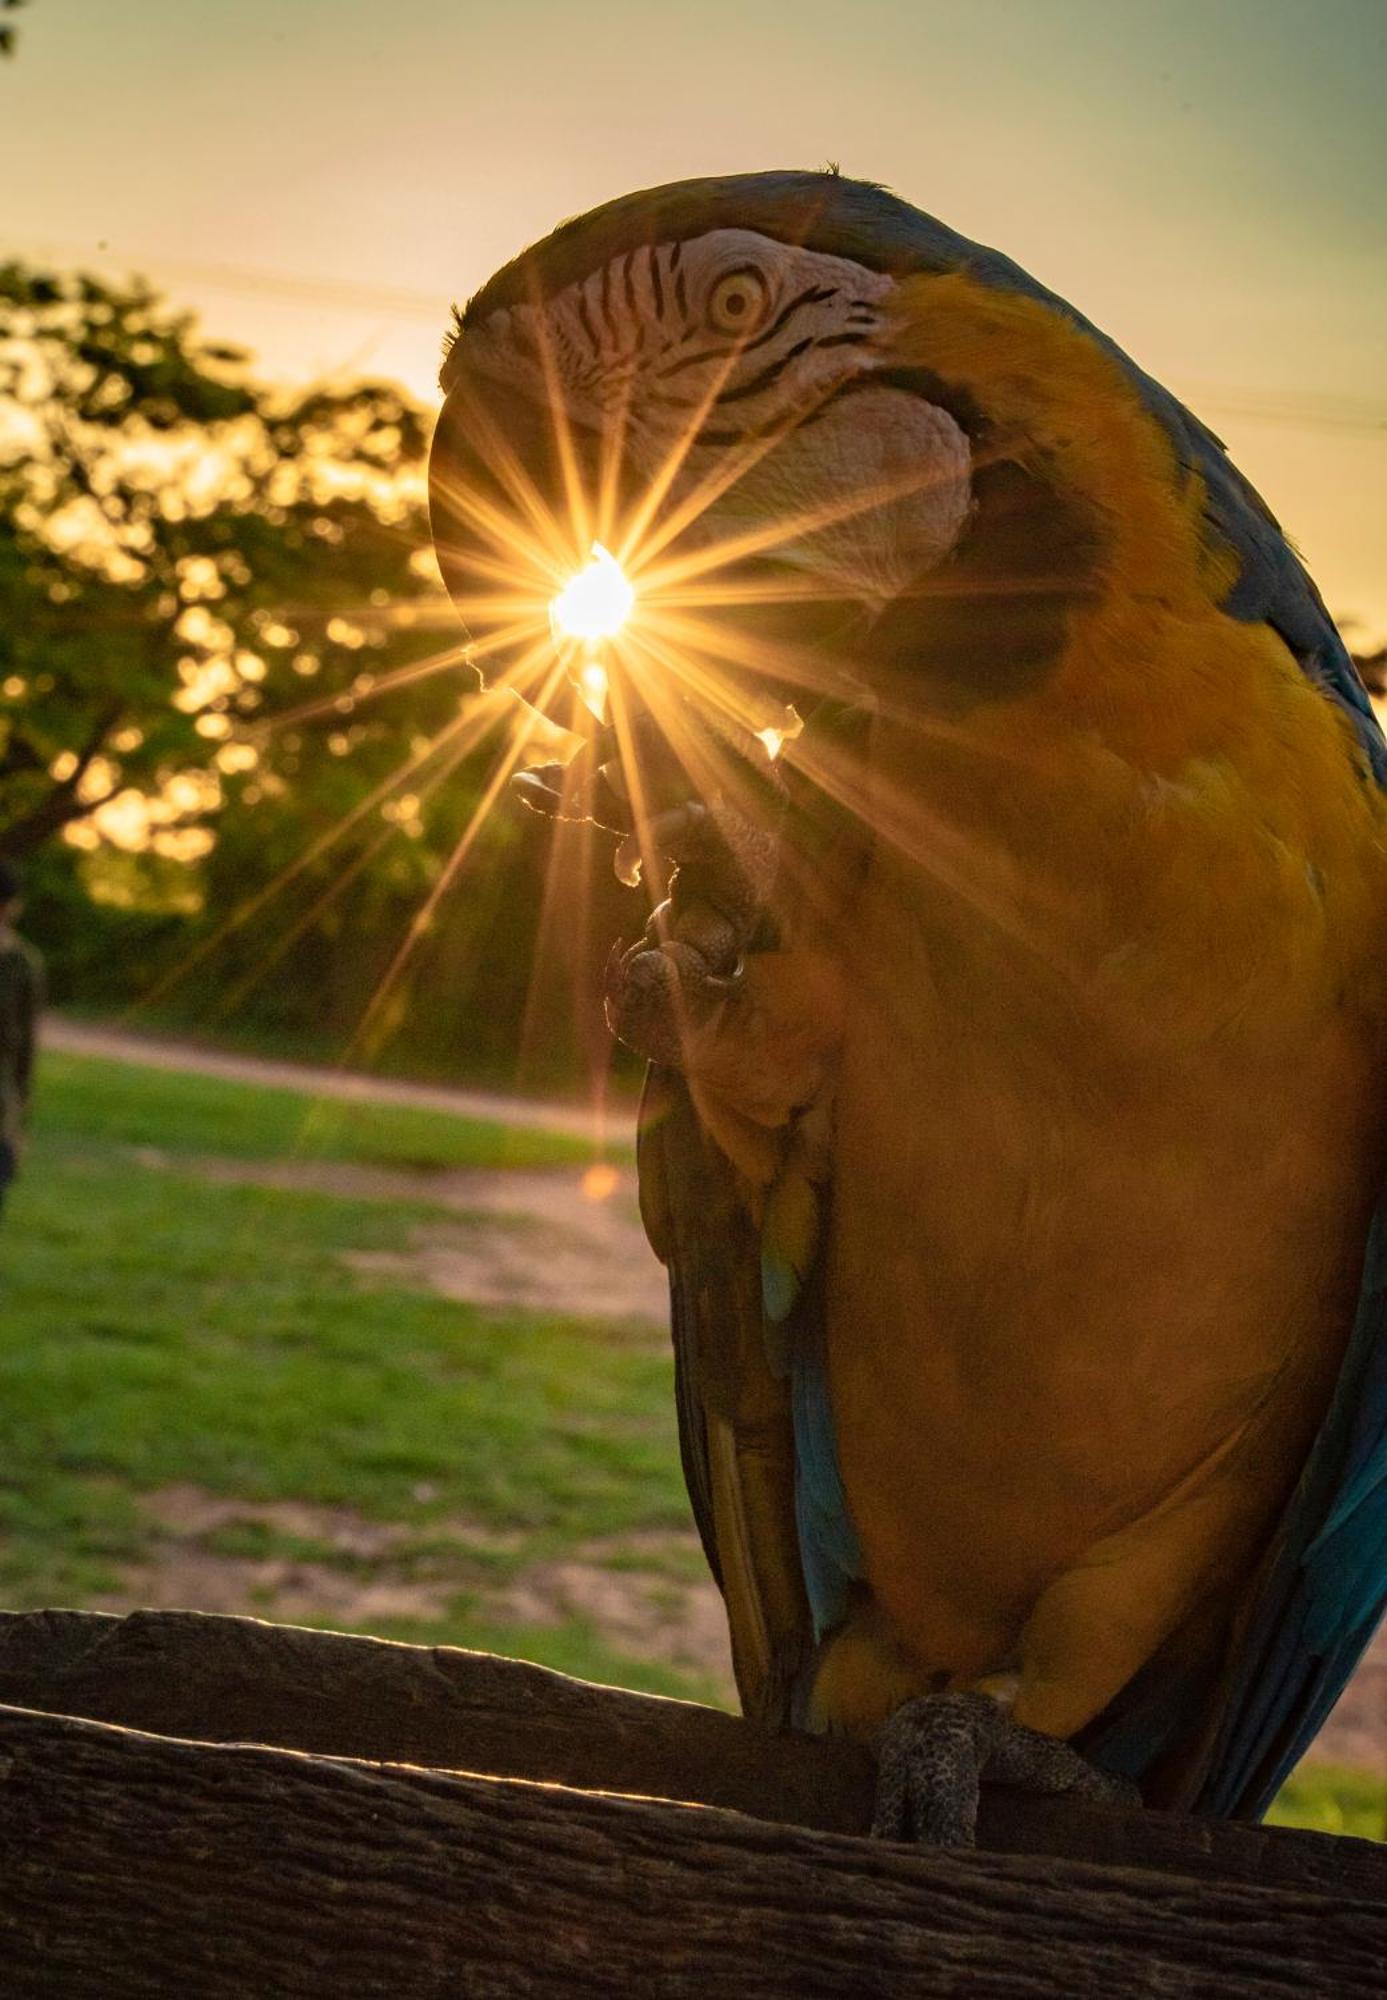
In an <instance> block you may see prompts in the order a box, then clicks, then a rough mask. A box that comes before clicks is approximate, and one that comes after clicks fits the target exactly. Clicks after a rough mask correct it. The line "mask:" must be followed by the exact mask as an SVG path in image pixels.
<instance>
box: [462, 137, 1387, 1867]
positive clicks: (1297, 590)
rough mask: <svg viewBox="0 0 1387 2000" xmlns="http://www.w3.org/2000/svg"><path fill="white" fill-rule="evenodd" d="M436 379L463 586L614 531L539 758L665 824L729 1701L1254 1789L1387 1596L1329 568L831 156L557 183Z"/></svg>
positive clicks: (622, 1008) (915, 1800) (953, 248)
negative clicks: (602, 713) (627, 608)
mask: <svg viewBox="0 0 1387 2000" xmlns="http://www.w3.org/2000/svg"><path fill="white" fill-rule="evenodd" d="M443 386H444V389H445V391H446V392H447V399H446V403H445V407H444V411H443V415H442V418H441V420H440V424H439V430H438V438H437V443H436V446H435V454H434V463H433V508H434V521H435V536H436V541H437V545H438V549H439V553H440V558H441V561H442V564H443V568H444V573H445V576H446V577H447V579H448V581H449V584H450V587H451V588H452V589H453V591H454V594H455V596H456V597H457V599H458V601H459V603H460V605H461V607H462V608H463V611H464V615H465V617H467V619H468V620H469V622H470V623H471V624H472V625H473V627H474V630H475V631H476V632H477V633H478V634H482V635H484V634H486V633H487V632H488V631H491V632H492V633H493V634H495V635H497V651H498V654H499V655H500V656H504V644H503V643H501V642H503V641H504V640H505V638H506V626H505V619H506V617H507V616H510V615H511V614H512V613H513V611H514V605H515V602H516V601H517V593H516V590H515V587H514V573H515V572H516V570H517V568H523V567H524V565H525V564H526V563H532V564H533V565H535V566H537V568H538V570H539V571H542V572H545V573H546V574H547V572H548V568H550V567H552V558H551V555H550V554H549V553H547V551H549V550H550V548H551V544H552V542H553V537H552V535H551V534H550V533H549V526H547V525H546V524H552V523H553V522H554V521H561V522H564V523H565V524H567V525H566V526H565V530H564V532H565V533H568V531H569V528H570V527H571V528H572V529H573V533H572V535H571V537H570V539H571V542H572V545H573V546H574V548H575V549H577V550H578V551H579V552H580V553H581V547H582V544H583V542H584V540H585V538H586V537H587V535H588V534H589V533H590V532H591V531H592V529H593V528H594V525H595V526H596V527H599V528H601V529H602V530H603V540H604V543H606V542H610V544H611V546H613V547H616V548H617V549H618V552H619V554H620V557H621V560H622V562H623V563H624V564H625V567H626V569H627V571H628V573H629V574H630V576H631V577H632V579H633V580H634V583H635V586H636V592H637V607H638V608H637V613H636V615H635V617H634V618H633V620H632V623H631V629H630V632H629V635H627V636H625V637H623V639H622V640H620V641H614V642H613V647H614V653H613V657H612V659H611V661H610V662H609V665H610V671H611V676H612V683H611V696H612V702H613V710H614V719H613V720H612V721H611V722H610V723H609V724H608V726H607V727H606V728H605V729H604V730H603V731H602V732H600V733H599V734H598V735H597V736H596V737H595V739H594V741H593V743H592V745H591V746H590V747H589V748H588V749H587V750H585V751H584V752H583V753H582V755H581V756H580V757H579V758H578V759H576V760H575V764H574V766H573V767H571V772H577V773H578V775H577V776H573V775H571V774H570V776H569V777H568V778H567V779H565V780H564V781H563V784H564V785H565V786H566V787H568V788H569V789H567V790H566V791H565V793H564V797H565V798H567V800H568V804H567V806H564V804H563V801H562V800H561V799H558V798H555V797H553V796H552V794H553V793H555V792H557V791H558V790H559V788H560V780H559V779H558V778H557V777H556V776H553V775H552V774H550V775H549V776H546V775H545V774H543V773H541V774H530V776H529V777H528V778H527V781H526V782H527V783H528V784H529V786H530V789H531V791H532V792H540V793H543V792H544V791H545V790H546V788H547V789H548V790H549V792H550V794H551V797H550V803H551V804H552V805H555V806H558V807H559V808H560V809H563V810H568V811H572V812H579V813H583V814H589V815H590V816H592V817H593V818H596V819H597V820H599V822H602V823H605V824H609V825H612V826H615V827H617V828H618V829H619V830H621V831H623V832H627V833H628V838H627V840H626V842H625V844H624V847H623V854H624V855H626V857H627V859H628V861H629V859H630V856H631V853H632V852H633V851H634V849H635V848H643V850H644V852H645V854H646V858H647V860H648V861H649V860H650V859H652V857H654V856H656V855H658V854H660V853H663V854H664V855H666V856H668V857H670V858H672V859H673V860H674V861H675V862H676V863H677V864H678V872H677V874H676V876H675V878H674V883H673V888H672V892H671V896H670V899H669V901H668V902H667V903H665V904H664V905H663V906H662V907H661V909H660V910H658V911H657V912H656V915H655V917H654V919H653V920H652V923H651V925H650V927H649V929H648V931H647V934H646V936H645V937H644V938H643V939H642V940H641V941H640V942H639V943H638V944H637V945H636V946H635V947H633V948H632V949H630V950H628V951H627V952H626V953H625V955H624V958H623V960H622V962H621V963H620V964H619V965H618V966H617V968H616V970H615V974H614V979H613V986H612V993H611V1000H610V1006H611V1012H612V1016H613V1020H614V1024H615V1026H616V1028H617V1031H618V1032H619V1033H620V1034H622V1035H623V1036H624V1037H625V1038H626V1039H627V1040H628V1041H630V1042H631V1043H632V1044H633V1045H635V1046H636V1047H638V1048H640V1049H641V1050H643V1051H644V1052H645V1053H646V1054H648V1055H649V1056H650V1057H651V1058H652V1062H653V1068H652V1071H651V1076H650V1081H649V1084H648V1088H647V1104H646V1112H645V1117H644V1120H643V1131H642V1140H641V1192H642V1202H643V1207H644V1212H645V1215H646V1218H647V1224H648V1227H649V1230H650V1234H651V1236H652V1240H653V1241H654V1243H655V1245H656V1248H657V1250H658V1251H659V1253H660V1254H661V1256H662V1257H664V1258H665V1260H666V1261H667V1263H668V1266H669V1272H670V1286H671V1296H672V1302H673V1314H672V1316H673V1331H674V1341H675V1354H676V1364H677V1394H678V1410H679V1428H680V1438H681V1443H682V1449H683V1458H684V1466H685V1470H686V1474H687V1479H688V1485H689V1490H690V1494H691V1496H692V1499H693V1504H694V1510H695V1513H696V1515H697V1518H698V1523H699V1527H700V1529H701V1531H702V1535H703V1540H704V1544H705V1547H706V1549H707V1552H708V1556H709V1560H710V1562H711V1564H712V1566H713V1569H714V1571H715V1573H716V1575H717V1576H718V1579H719V1582H720V1584H721V1587H722V1590H723V1593H724V1596H725V1599H726V1603H727V1609H728V1617H729V1624H730V1628H731V1634H732V1643H733V1651H734V1659H735V1665H736V1671H737V1677H738V1682H739V1686H740V1689H741V1693H742V1697H743V1702H744V1705H745V1707H746V1708H747V1710H748V1712H749V1713H751V1714H753V1715H755V1716H758V1717H760V1718H762V1719H763V1720H765V1721H766V1722H768V1723H770V1724H772V1725H777V1726H782V1725H785V1724H787V1723H790V1722H792V1721H793V1722H799V1723H801V1724H804V1725H807V1726H810V1727H814V1728H818V1729H830V1730H843V1731H849V1732H853V1733H856V1734H859V1735H861V1736H863V1737H865V1738H868V1739H872V1740H876V1741H878V1743H879V1744H880V1745H881V1754H882V1760H883V1763H882V1791H883V1804H882V1811H881V1819H880V1823H881V1826H882V1829H883V1830H884V1831H886V1832H888V1833H897V1834H899V1833H902V1832H907V1831H910V1830H911V1829H912V1828H913V1829H916V1830H922V1831H923V1832H924V1833H925V1834H926V1835H931V1834H932V1835H937V1836H938V1837H947V1838H964V1839H966V1838H967V1837H968V1832H969V1826H970V1823H971V1814H972V1811H973V1809H974V1807H975V1801H976V1777H977V1773H978V1770H979V1769H980V1768H982V1767H983V1766H985V1764H986V1763H987V1761H988V1760H989V1759H992V1760H993V1761H994V1768H996V1769H998V1770H1005V1771H1006V1772H1007V1773H1008V1775H1017V1774H1020V1775H1023V1776H1024V1775H1025V1773H1026V1771H1027V1770H1031V1771H1032V1774H1033V1775H1034V1776H1035V1779H1036V1782H1039V1783H1054V1784H1058V1785H1063V1784H1066V1783H1070V1782H1073V1783H1077V1784H1079V1785H1080V1786H1081V1788H1083V1789H1087V1790H1090V1791H1095V1792H1098V1793H1102V1792H1104V1791H1112V1790H1115V1789H1117V1788H1118V1787H1119V1786H1120V1783H1121V1782H1122V1781H1127V1782H1133V1783H1135V1784H1136V1785H1137V1786H1139V1787H1140V1789H1141V1791H1142V1793H1143V1794H1144V1796H1145V1797H1146V1798H1147V1799H1148V1800H1150V1801H1155V1802H1160V1803H1165V1804H1175V1805H1180V1806H1184V1807H1188V1808H1192V1809H1194V1810H1196V1811H1199V1812H1206V1813H1217V1814H1228V1815H1254V1816H1255V1815H1257V1814H1260V1813H1261V1812H1262V1811H1263V1810H1264V1809H1265V1807H1266V1805H1267V1804H1268V1802H1269V1800H1270V1799H1271V1797H1272V1795H1273V1794H1274V1792H1275V1791H1276V1789H1277V1787H1278V1785H1279V1784H1280V1782H1281V1780H1282V1778H1283V1777H1284V1776H1285V1774H1286V1773H1287V1771H1289V1769H1290V1768H1291V1766H1292V1765H1293V1764H1294V1763H1295V1762H1296V1760H1297V1759H1298V1758H1299V1756H1300V1755H1301V1754H1302V1752H1303V1751H1304V1750H1305V1749H1306V1747H1307V1746H1308V1744H1309V1743H1310V1741H1311V1740H1312V1738H1313V1737H1314V1735H1315V1732H1316V1730H1317V1729H1318V1728H1319V1726H1320V1724H1321V1722H1322V1721H1323V1720H1324V1718H1325V1716H1326V1715H1327V1714H1328V1711H1329V1708H1330V1706H1331V1705H1332V1703H1333V1701H1334V1699H1335V1697H1336V1695H1337V1694H1338V1692H1339V1690H1340V1689H1341V1687H1342V1686H1343V1684H1344V1682H1345V1680H1346V1678H1347V1676H1348V1675H1349V1673H1350V1672H1351V1670H1352V1668H1353V1666H1354V1663H1355V1661H1356V1659H1357V1658H1358V1656H1359V1654H1360V1652H1361V1650H1362V1649H1363V1647H1364V1645H1365V1644H1366V1642H1367V1640H1368V1639H1369V1637H1370V1636H1371V1634H1372V1631H1373V1629H1374V1626H1375V1624H1376V1622H1377V1620H1378V1617H1379V1615H1380V1613H1381V1611H1382V1609H1383V1606H1384V1603H1385V1602H1387V1234H1385V1233H1384V1232H1385V1231H1387V1218H1385V1217H1384V1214H1383V1211H1382V1208H1381V1205H1380V1196H1381V1192H1382V1188H1383V1181H1384V1167H1385V1166H1387V1044H1385V1042H1384V1030H1385V1029H1387V952H1384V950H1383V939H1384V937H1387V804H1385V803H1384V783H1385V782H1387V746H1385V745H1384V742H1383V739H1382V737H1381V735H1380V733H1379V731H1378V727H1377V724H1376V722H1375V721H1374V718H1373V714H1372V711H1371V708H1370V705H1369V703H1368V701H1367V698H1366V696H1365V694H1364V692H1363V690H1362V688H1361V686H1360V684H1359V682H1358V680H1357V678H1356V676H1355V673H1354V670H1353V666H1352V664H1351V662H1350V660H1349V659H1348V657H1347V655H1346V653H1345V651H1344V648H1343V646H1342V644H1341V642H1340V640H1339V638H1338V636H1337V634H1336V632H1335V629H1334V626H1333V624H1332V623H1331V621H1330V619H1329V617H1328V615H1327V613H1326V611H1325V608H1324V606H1323V603H1322V602H1321V600H1320V598H1319V596H1318V594H1317V592H1316V590H1315V588H1314V586H1313V584H1312V583H1311V581H1310V580H1309V578H1308V577H1307V575H1306V573H1305V571H1304V570H1303V568H1302V567H1301V565H1300V563H1299V561H1298V560H1297V558H1296V556H1295V554H1294V553H1293V551H1292V550H1291V548H1290V547H1289V545H1288V543H1287V542H1286V540H1285V538H1284V536H1283V535H1282V533H1281V531H1280V529H1279V528H1278V526H1277V524H1276V522H1275V521H1274V520H1273V519H1272V517H1271V515H1270V514H1269V513H1268V511H1267V509H1266V508H1265V506H1264V505H1263V504H1262V502H1261V501H1260V500H1259V498H1258V497H1257V495H1256V494H1255V493H1254V492H1253V491H1252V489H1251V488H1250V487H1249V486H1248V484H1247V483H1246V481H1245V480H1243V479H1242V478H1241V476H1240V475H1239V474H1238V472H1237V471H1236V470H1235V469H1234V467H1233V466H1232V465H1231V464H1230V462H1229V460H1228V458H1227V457H1226V455H1225V453H1224V450H1223V448H1222V446H1221V445H1220V444H1219V442H1218V440H1217V439H1216V438H1215V437H1213V436H1212V435H1211V434H1210V432H1209V431H1207V430H1206V429H1205V428H1204V427H1203V426H1202V425H1201V424H1200V423H1199V422H1198V421H1197V420H1196V419H1195V418H1194V417H1193V416H1192V415H1191V414H1190V413H1189V411H1187V410H1186V409H1184V408H1183V407H1182V406H1181V405H1180V404H1179V403H1178V402H1177V401H1175V399H1174V398H1173V397H1171V396H1170V395H1168V394H1167V393H1166V392H1165V391H1164V390H1163V389H1161V388H1160V387H1159V386H1158V385H1157V384H1156V383H1155V382H1153V381H1152V380H1151V379H1150V378H1149V377H1148V376H1146V375H1144V374H1143V373H1142V372H1141V371H1140V370H1139V369H1138V368H1137V367H1136V366H1135V365H1134V364H1133V363H1132V362H1131V361H1130V360H1129V359H1128V358H1127V357H1126V356H1125V355H1124V354H1123V353H1122V352H1120V351H1119V349H1118V348H1117V347H1115V346H1114V345H1113V343H1112V342H1111V341H1110V340H1108V339H1107V338H1105V337H1104V336H1103V335H1102V334H1100V333H1099V332H1097V331H1096V330H1095V329H1094V328H1093V327H1092V326H1091V325H1090V324H1089V323H1088V322H1087V321H1086V320H1085V319H1083V318H1082V317H1081V316H1080V315H1079V314H1078V313H1077V312H1075V311H1074V310H1073V308H1072V307H1070V306H1068V305H1067V304H1065V303H1064V302H1063V301H1062V300H1060V299H1058V298H1056V297H1055V296H1054V295H1053V294H1052V293H1050V292H1048V291H1046V290H1045V289H1044V288H1043V287H1042V286H1040V285H1038V284H1037V283H1035V282H1034V281H1033V280H1032V279H1031V278H1029V277H1028V276H1027V275H1026V274H1025V273H1024V272H1023V271H1021V270H1019V269H1018V268H1017V267H1016V266H1015V265H1014V264H1012V263H1010V262H1009V261H1008V260H1007V259H1006V258H1004V257H1002V256H1000V255H998V254H997V253H996V252H994V251H991V250H988V249H984V248H982V247H980V246H979V245H977V244H974V243H970V242H968V241H967V240H965V239H964V238H962V237H959V236H957V235H955V234H953V233H952V232H951V231H950V230H948V229H946V228H945V227H944V226H943V225H942V224H940V223H938V222H936V221H934V220H932V219H931V218H930V217H928V216H926V215H923V214H921V213H919V212H918V211H916V210H915V209H913V208H911V207H909V206H907V205H906V204H905V203H903V202H902V201H900V200H897V199H896V198H895V197H893V196H892V195H890V194H888V193H886V192H884V191H882V190H881V189H879V188H877V187H875V186H872V185H869V184H865V183H862V182H856V181H852V180H848V179H845V178H841V177H839V176H838V175H836V174H832V173H828V174H796V173H769V174H757V175H748V176H738V177H735V178H729V179H723V180H704V181H693V182H684V183H680V184H678V185H675V186H672V187H666V188H661V189H657V190H654V191H651V192H644V193H639V194H634V195H631V196H629V197H627V198H625V199H623V200H620V201H616V202H614V203H612V204H610V205H609V206H607V207H604V208H601V209H598V210H596V211H595V212H594V213H592V214H590V215H587V216H584V217H582V218H580V219H579V220H577V221H575V222H570V223H567V224H565V225H564V226H563V227H562V228H561V229H559V230H558V231H556V232H555V234H554V235H553V236H551V237H550V238H548V239H547V240H546V241H544V242H542V243H541V244H539V245H538V246H537V247H535V248H534V249H532V250H530V251H528V252H527V253H526V254H525V255H524V256H523V257H521V258H519V259H518V260H517V261H516V262H515V263H513V264H512V265H510V266H508V267H507V268H506V269H505V270H504V271H502V272H501V273H499V274H498V275H497V276H496V277H495V278H493V279H492V280H491V281H490V283H489V284H488V285H487V286H486V287H485V288H484V289H483V291H482V292H481V293H480V294H479V295H478V296H477V297H476V298H475V299H474V300H473V301H472V302H471V304H470V305H469V306H468V308H467V310H466V312H465V313H464V314H462V315H461V316H460V321H459V327H458V330H457V333H456V335H455V337H454V340H453V343H452V346H451V350H450V353H449V356H448V359H447V361H446V363H445V368H444V375H443ZM508 521H514V522H516V523H518V524H519V525H518V526H517V527H516V529H515V532H514V534H513V535H511V534H510V530H509V529H508V527H507V523H508ZM575 523H576V526H575V525H574V524H575ZM546 536H548V539H546ZM508 537H509V539H508ZM516 550H519V551H520V552H521V553H520V554H519V555H517V554H516V553H515V552H516ZM560 567H561V565H560ZM555 574H557V571H556V572H555ZM543 588H544V590H546V591H547V590H549V589H551V588H552V585H551V584H550V583H545V584H544V586H543ZM489 591H491V592H495V593H497V608H496V610H495V614H494V615H491V614H489V613H488V611H487V593H488V592H489ZM521 594H522V595H523V593H521ZM642 620H644V627H642ZM482 643H484V644H485V643H489V642H488V641H487V640H486V639H485V638H483V639H482ZM585 658H587V659H588V664H589V665H591V658H590V654H589V655H585ZM604 671H605V670H604ZM791 698H793V701H791ZM801 712H802V714H801ZM801 720H802V721H803V727H802V728H800V727H799V725H800V723H801ZM796 729H798V730H799V733H798V734H797V735H795V734H793V732H794V730H796ZM776 753H779V754H776ZM575 800H576V803H575ZM631 829H634V831H631ZM630 872H631V873H634V872H635V870H634V867H633V868H632V869H631V870H630ZM1058 1745H1067V1746H1070V1747H1069V1748H1068V1749H1065V1750H1063V1751H1062V1752H1061V1751H1059V1750H1058V1749H1057V1746H1058ZM960 1760H961V1761H960ZM970 1760H971V1762H970ZM965 1767H966V1768H965ZM960 1770H962V1771H963V1775H962V1777H960V1775H959V1773H960ZM1095 1774H1096V1775H1095ZM970 1786H971V1796H970V1795H969V1793H970ZM941 1799H942V1801H943V1803H942V1805H941V1804H940V1803H939V1801H940V1800H941Z"/></svg>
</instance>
